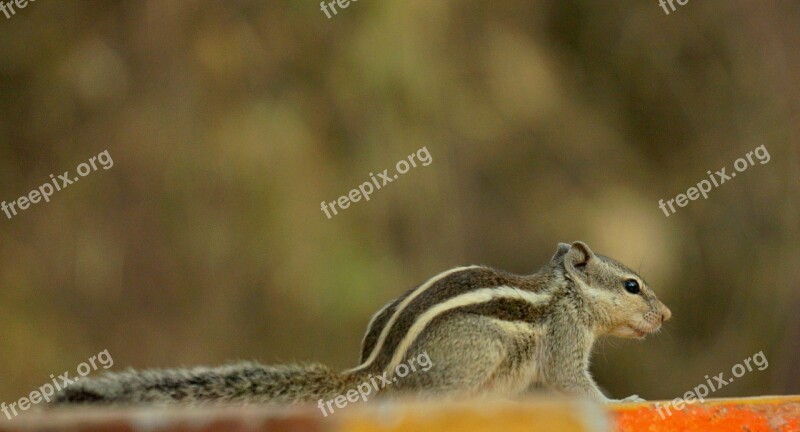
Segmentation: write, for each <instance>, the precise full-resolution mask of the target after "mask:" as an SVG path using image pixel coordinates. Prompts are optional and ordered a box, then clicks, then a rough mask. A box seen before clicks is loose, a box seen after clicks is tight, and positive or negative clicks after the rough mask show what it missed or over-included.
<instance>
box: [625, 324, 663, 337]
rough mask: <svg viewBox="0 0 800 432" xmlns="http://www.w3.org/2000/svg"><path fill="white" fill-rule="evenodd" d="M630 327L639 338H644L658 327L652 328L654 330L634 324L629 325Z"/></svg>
mask: <svg viewBox="0 0 800 432" xmlns="http://www.w3.org/2000/svg"><path fill="white" fill-rule="evenodd" d="M628 328H629V329H630V330H631V331H632V332H633V334H635V335H636V337H637V338H638V339H643V338H644V337H645V336H647V335H648V334H650V333H653V332H654V331H656V330H657V328H656V329H652V330H647V329H642V328H639V327H634V326H632V325H629V326H628Z"/></svg>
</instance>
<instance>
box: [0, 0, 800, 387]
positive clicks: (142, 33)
mask: <svg viewBox="0 0 800 432" xmlns="http://www.w3.org/2000/svg"><path fill="white" fill-rule="evenodd" d="M799 19H800V4H798V3H796V2H789V1H783V2H779V1H775V2H771V1H770V2H757V1H725V0H714V1H712V0H708V1H705V0H704V1H702V2H700V1H692V2H689V3H688V4H687V5H686V6H683V7H681V8H679V10H677V11H676V12H673V13H672V14H670V15H669V16H667V15H665V14H664V12H663V11H662V9H661V8H660V7H659V6H658V4H657V2H656V1H655V0H653V1H640V0H629V1H614V2H609V1H600V0H596V1H563V0H547V1H522V0H509V1H501V2H486V1H475V0H458V1H456V0H437V1H422V0H404V1H394V0H386V1H372V2H371V1H366V0H361V1H359V2H354V3H352V4H351V6H350V7H349V8H348V9H345V10H343V11H341V12H340V14H339V15H338V16H336V17H334V18H332V19H327V18H325V15H324V14H323V13H322V12H321V11H320V10H319V7H318V4H317V2H314V1H309V2H305V1H303V2H300V1H295V0H292V1H237V2H227V1H194V0H193V1H188V0H187V1H179V0H150V1H125V2H123V1H100V0H92V1H58V2H56V1H44V0H40V1H38V2H36V3H30V4H29V5H28V7H27V8H26V9H24V10H22V11H21V12H20V13H19V14H18V15H16V16H15V17H13V18H12V19H10V20H6V19H5V17H3V16H0V40H2V41H3V43H2V44H0V113H2V114H0V199H2V200H6V201H10V200H13V199H15V198H16V197H18V196H21V195H23V194H25V193H27V192H28V191H30V190H31V189H33V188H35V187H38V186H39V185H40V184H41V183H44V182H45V181H47V180H48V176H49V175H50V174H51V173H55V174H60V173H62V172H63V171H65V170H73V169H74V167H75V166H76V165H77V164H78V163H80V162H82V161H84V160H86V159H88V158H89V157H91V156H93V155H95V154H97V153H99V152H101V151H103V150H105V149H108V150H109V152H110V154H111V156H112V157H113V159H114V162H115V165H114V167H113V168H112V169H111V170H108V171H100V172H98V173H96V174H92V175H91V176H90V177H87V178H86V179H84V180H83V181H82V182H81V183H79V184H76V185H73V186H70V188H68V189H66V190H64V191H63V192H60V193H58V194H56V195H55V196H54V197H53V199H52V202H50V203H48V204H39V205H37V206H34V207H33V208H31V209H29V210H27V211H26V212H24V213H22V214H21V215H19V216H17V217H16V218H14V219H12V220H7V219H5V218H0V329H2V331H0V353H2V355H0V371H2V373H0V400H5V401H7V402H11V401H13V400H16V399H18V398H19V397H21V396H24V395H25V394H27V393H28V392H30V391H31V390H33V389H35V388H37V387H38V386H39V385H41V384H42V383H44V382H47V381H48V380H49V378H48V376H49V374H51V373H62V372H63V371H74V369H75V367H76V366H77V364H78V363H80V362H82V361H85V360H86V359H87V358H88V357H89V356H90V355H93V354H95V353H97V352H98V351H101V350H103V349H106V348H107V349H109V352H110V353H111V355H112V356H113V358H114V360H115V364H114V368H115V369H122V368H125V367H127V366H134V367H167V366H180V365H194V364H216V363H221V362H224V361H227V360H233V359H258V360H260V361H263V362H283V361H293V360H318V361H323V362H326V363H330V364H332V365H335V366H337V367H349V366H352V365H354V364H355V362H356V361H357V358H358V346H359V343H360V339H361V336H362V331H363V329H364V327H365V325H366V323H367V321H368V319H369V317H370V315H371V313H372V312H373V311H375V310H377V309H378V308H379V307H380V306H381V305H382V304H383V303H384V302H385V301H387V300H389V299H390V298H392V297H394V296H396V295H399V294H400V293H402V292H403V291H404V290H406V289H408V288H409V287H411V286H413V285H414V284H416V283H419V282H420V281H422V280H424V279H425V278H426V277H428V276H430V275H432V274H435V273H437V272H439V271H441V270H443V269H445V268H448V267H451V266H455V265H459V264H470V263H483V264H488V265H493V266H496V267H500V268H504V269H507V270H510V271H515V272H530V271H533V270H535V269H536V268H538V267H539V266H540V265H542V264H543V263H544V262H545V261H546V260H547V259H548V258H549V257H550V255H551V254H552V253H553V252H554V250H555V246H556V243H557V242H559V241H570V240H577V239H581V240H584V241H586V242H588V243H589V245H590V246H592V247H593V248H594V249H595V251H598V252H600V253H603V254H606V255H609V256H613V257H616V258H618V259H619V260H621V261H623V262H625V263H627V264H628V265H630V266H631V267H633V268H635V269H640V270H641V272H642V274H643V275H644V276H645V278H646V279H647V280H648V281H649V283H650V284H651V285H652V286H653V287H655V289H656V290H657V292H658V293H659V295H660V296H661V297H662V299H663V300H664V301H665V302H666V303H667V304H668V305H669V306H670V307H671V308H672V311H673V314H674V318H673V321H671V322H670V323H669V324H668V325H667V326H666V330H665V331H664V333H662V334H661V335H659V336H657V337H654V338H651V339H649V340H648V341H647V342H645V343H638V342H628V341H619V340H616V341H614V340H607V341H605V342H604V343H602V344H601V345H600V346H598V349H597V353H596V355H595V359H594V366H593V370H594V371H595V375H596V377H597V379H598V381H599V382H600V383H601V385H602V386H603V387H605V388H606V389H607V390H609V391H610V392H611V393H612V394H613V395H616V396H625V395H628V394H631V393H637V394H639V395H642V396H643V397H646V398H673V397H676V396H680V395H682V394H683V393H684V392H685V391H687V390H690V389H691V388H693V387H694V386H695V385H697V384H700V383H703V382H705V379H704V378H703V377H704V375H707V374H708V375H716V374H717V373H719V372H723V371H725V372H726V374H727V373H729V371H730V367H731V366H733V365H734V364H736V363H738V362H740V361H741V360H742V359H744V358H746V357H748V356H750V355H752V354H754V353H756V352H758V351H761V350H763V351H764V353H765V354H766V356H767V358H768V359H769V361H770V367H769V369H767V370H766V371H764V372H758V373H752V374H748V375H746V376H745V377H743V378H741V379H739V380H737V382H736V383H735V384H732V385H729V386H727V387H725V388H724V389H722V390H721V391H720V392H719V393H717V394H715V396H724V395H746V394H767V393H783V392H794V393H797V392H800V372H798V370H797V369H796V368H795V367H794V366H795V365H796V362H797V359H798V357H800V322H798V320H797V310H798V306H800V294H798V293H800V284H799V283H798V281H800V266H798V262H800V251H799V250H798V247H797V246H798V240H800V232H799V228H800V226H799V225H798V220H799V218H798V216H800V200H799V199H798V198H799V197H800V165H799V164H798V161H799V160H800V154H799V152H798V150H799V148H798V142H799V141H798V112H800V111H798V101H800V84H798V79H797V78H798V70H800V69H799V68H800V50H799V49H798V47H800V28H799V27H798V26H797V22H798V20H799ZM762 144H764V145H766V147H767V148H768V150H769V152H770V154H771V156H772V160H771V161H770V163H769V164H767V165H756V166H755V167H753V168H751V169H750V170H748V171H747V172H746V173H744V174H743V175H741V176H740V177H737V178H735V179H733V180H732V181H731V182H729V183H726V184H724V185H722V186H721V187H720V188H719V189H714V190H713V191H712V192H711V194H710V196H709V198H708V199H707V200H700V201H694V202H692V203H691V204H690V205H689V206H687V207H686V208H683V209H681V210H680V211H679V212H678V213H677V214H675V215H673V216H671V217H669V218H665V217H664V215H663V213H661V211H660V210H659V209H658V207H657V202H658V200H659V199H662V198H663V199H668V198H671V197H674V196H675V195H676V194H678V193H681V192H685V191H686V189H687V188H688V187H690V186H692V185H694V184H695V183H697V182H698V181H700V180H702V179H703V178H705V176H706V174H705V172H706V171H707V170H715V169H719V168H721V167H723V166H730V165H731V164H732V163H733V161H734V160H735V159H736V158H738V157H740V156H743V155H744V154H745V153H746V152H747V151H750V150H752V149H754V148H755V147H757V146H759V145H762ZM422 146H427V148H428V149H429V151H430V153H431V155H432V156H433V163H432V164H431V165H430V166H428V167H425V168H417V169H415V170H412V171H411V172H409V173H408V174H407V175H405V176H404V177H402V178H401V179H400V180H398V181H396V182H394V183H392V184H391V185H388V186H387V187H386V188H385V189H382V190H380V191H378V192H376V193H375V194H374V196H373V199H372V200H371V201H369V202H359V203H357V204H354V205H353V206H351V207H350V208H349V209H347V210H345V211H344V212H342V213H341V214H339V215H338V216H336V217H335V218H333V219H331V220H328V219H326V218H325V216H324V214H323V213H322V212H321V211H320V208H319V203H320V201H322V200H326V201H332V200H334V199H336V198H337V197H338V196H340V195H343V194H345V193H347V191H349V190H350V189H351V188H353V187H356V186H357V185H358V184H360V183H361V182H363V181H366V180H367V178H368V174H369V173H370V172H373V171H381V170H383V169H384V168H390V167H392V166H393V164H394V163H395V161H397V160H399V159H401V158H404V157H405V156H406V155H408V154H410V153H411V152H413V151H416V150H417V149H418V148H420V147H422Z"/></svg>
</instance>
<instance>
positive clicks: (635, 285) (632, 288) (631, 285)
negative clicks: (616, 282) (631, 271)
mask: <svg viewBox="0 0 800 432" xmlns="http://www.w3.org/2000/svg"><path fill="white" fill-rule="evenodd" d="M622 284H623V285H624V286H625V291H628V292H629V293H631V294H639V282H636V280H635V279H628V280H626V281H625V282H623V283H622Z"/></svg>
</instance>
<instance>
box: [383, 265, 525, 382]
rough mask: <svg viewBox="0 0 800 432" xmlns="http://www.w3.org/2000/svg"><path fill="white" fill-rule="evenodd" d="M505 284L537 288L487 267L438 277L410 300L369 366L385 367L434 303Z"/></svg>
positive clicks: (520, 278) (519, 277)
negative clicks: (438, 278) (417, 321)
mask: <svg viewBox="0 0 800 432" xmlns="http://www.w3.org/2000/svg"><path fill="white" fill-rule="evenodd" d="M503 285H508V286H514V287H518V288H520V289H529V290H531V291H533V284H532V280H531V279H529V278H526V277H523V276H518V275H514V274H511V273H506V272H502V271H498V270H494V269H490V268H485V267H484V268H477V269H469V270H464V271H460V272H457V273H453V274H451V275H448V276H447V277H445V278H444V279H442V280H440V281H437V282H436V283H435V284H433V285H432V286H431V287H430V288H428V289H427V290H426V291H425V292H424V293H421V294H420V295H419V296H418V297H416V298H415V299H414V300H413V301H412V302H411V303H409V304H408V306H406V308H405V310H403V311H402V312H401V313H400V315H399V317H398V318H397V320H396V321H395V323H394V325H393V326H392V328H391V329H390V330H389V334H388V335H387V337H386V340H385V342H384V344H383V346H382V347H381V351H380V352H379V353H378V356H377V357H376V359H375V361H374V362H373V364H372V365H371V366H370V367H369V369H370V370H375V371H379V370H383V369H384V368H385V367H386V366H387V365H388V364H389V362H390V361H391V359H392V356H393V355H394V351H395V350H396V349H397V346H398V345H399V344H400V342H401V341H402V340H403V337H405V335H406V332H407V331H408V329H410V328H411V326H412V325H413V324H414V321H416V319H417V317H419V315H421V314H422V313H424V312H425V311H427V310H428V309H430V308H431V307H433V306H435V305H437V304H439V303H442V302H444V301H446V300H448V299H450V298H453V297H456V296H458V295H461V294H465V293H468V292H471V291H475V290H478V289H481V288H492V287H498V286H503ZM378 334H380V332H378Z"/></svg>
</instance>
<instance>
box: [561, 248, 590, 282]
mask: <svg viewBox="0 0 800 432" xmlns="http://www.w3.org/2000/svg"><path fill="white" fill-rule="evenodd" d="M593 259H594V252H592V250H591V249H589V246H587V245H586V243H584V242H580V241H576V242H575V243H572V246H570V247H569V250H568V251H567V253H566V255H565V256H564V267H566V268H567V270H568V271H569V272H571V273H581V274H585V270H586V265H587V264H589V262H591V261H592V260H593Z"/></svg>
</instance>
